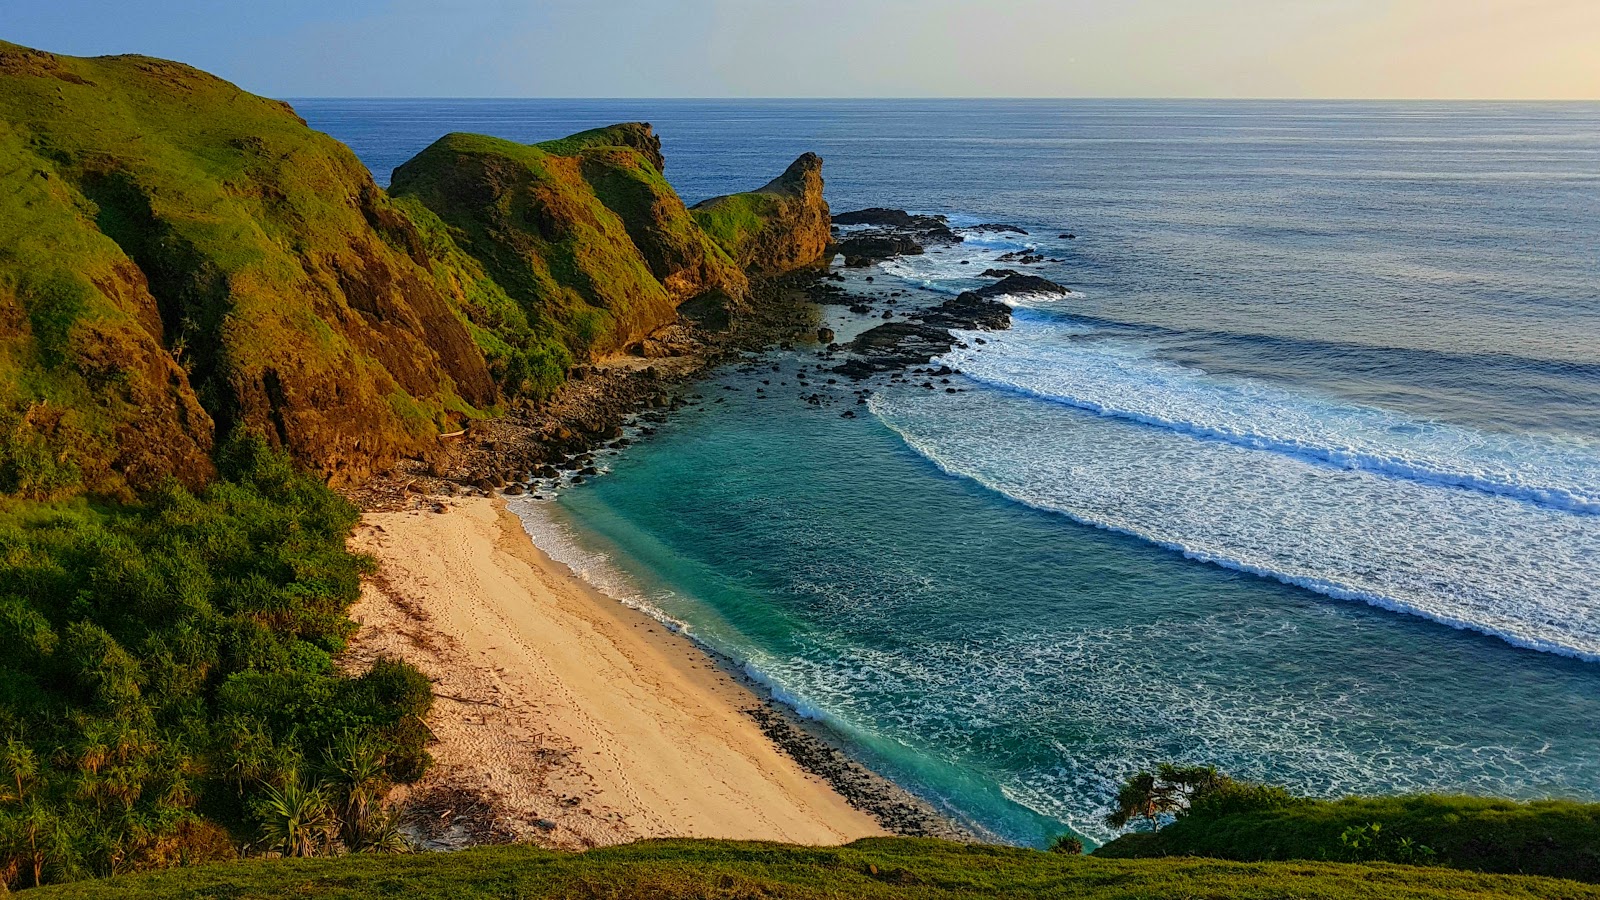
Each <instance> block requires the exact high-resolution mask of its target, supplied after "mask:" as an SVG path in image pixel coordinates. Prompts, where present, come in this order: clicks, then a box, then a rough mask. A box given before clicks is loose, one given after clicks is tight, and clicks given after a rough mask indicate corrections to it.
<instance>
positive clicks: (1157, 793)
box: [1105, 763, 1233, 830]
mask: <svg viewBox="0 0 1600 900" xmlns="http://www.w3.org/2000/svg"><path fill="white" fill-rule="evenodd" d="M1232 784H1233V781H1232V779H1230V778H1228V776H1226V775H1223V774H1222V773H1221V772H1218V771H1217V770H1216V768H1215V767H1214V766H1175V765H1172V764H1171V763H1162V764H1161V765H1160V766H1157V767H1156V770H1155V771H1153V772H1137V773H1135V774H1134V775H1132V776H1131V777H1129V778H1128V780H1127V781H1124V782H1123V783H1122V787H1120V788H1118V789H1117V797H1116V801H1115V802H1114V804H1113V806H1112V808H1111V812H1109V813H1107V814H1106V817H1105V823H1106V824H1107V825H1109V826H1111V827H1112V828H1126V827H1128V825H1129V823H1132V822H1135V821H1139V820H1143V821H1144V822H1145V823H1146V824H1147V825H1149V826H1150V828H1151V829H1152V830H1154V829H1156V828H1159V827H1161V819H1162V817H1163V816H1174V817H1175V816H1181V815H1183V814H1184V813H1185V812H1188V811H1189V808H1190V807H1191V806H1192V805H1193V804H1195V803H1196V802H1198V801H1200V800H1202V799H1203V798H1205V797H1208V796H1210V795H1212V794H1215V793H1217V792H1219V791H1223V790H1226V789H1228V788H1229V787H1230V786H1231V785H1232Z"/></svg>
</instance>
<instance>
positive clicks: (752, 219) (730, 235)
mask: <svg viewBox="0 0 1600 900" xmlns="http://www.w3.org/2000/svg"><path fill="white" fill-rule="evenodd" d="M691 212H692V213H693V214H694V218H695V221H696V222H698V223H699V224H700V227H701V228H702V229H704V230H705V232H706V233H707V234H709V235H710V236H711V238H712V240H714V241H716V242H717V243H718V244H719V245H721V247H722V248H723V249H724V250H726V251H727V252H728V255H730V256H732V257H733V259H734V260H735V261H736V262H738V264H739V265H740V266H742V267H744V268H745V270H746V271H748V272H750V273H751V274H755V275H781V274H783V273H785V272H791V271H794V270H796V269H802V268H806V267H807V266H813V265H817V264H819V263H821V262H824V261H825V255H826V253H827V250H828V246H829V244H830V243H831V234H830V226H831V225H832V219H831V218H830V216H829V213H828V203H827V201H825V200H824V199H823V198H822V158H821V157H820V156H817V155H816V154H815V153H807V154H804V155H803V156H801V157H800V158H799V159H797V160H795V161H794V162H793V163H792V164H790V166H789V168H788V169H787V170H786V171H784V173H783V174H782V175H779V176H778V177H777V178H775V179H773V180H772V181H771V182H769V183H768V184H767V185H766V186H765V187H763V188H761V189H760V190H756V191H750V192H748V193H743V194H728V195H727V196H723V197H713V198H711V199H710V200H705V201H703V202H700V203H697V204H695V206H694V208H693V209H692V210H691Z"/></svg>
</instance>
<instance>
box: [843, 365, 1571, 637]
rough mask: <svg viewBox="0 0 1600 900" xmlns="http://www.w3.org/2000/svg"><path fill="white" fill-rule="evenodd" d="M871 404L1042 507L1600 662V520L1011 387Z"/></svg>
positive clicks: (955, 467)
mask: <svg viewBox="0 0 1600 900" xmlns="http://www.w3.org/2000/svg"><path fill="white" fill-rule="evenodd" d="M997 355H998V354H997ZM963 365H968V366H970V365H972V360H970V359H967V358H963ZM1137 371H1140V372H1143V371H1145V370H1144V369H1142V368H1141V369H1137ZM991 374H992V373H991ZM869 408H870V409H872V411H873V412H874V413H875V414H877V415H878V416H879V417H880V418H881V419H882V420H883V421H884V422H885V423H887V424H888V425H889V426H890V427H891V428H893V429H894V430H895V431H897V432H899V433H900V434H901V436H902V437H904V439H905V440H906V442H907V443H908V444H909V445H910V446H911V447H912V448H913V449H915V450H916V451H917V452H919V453H921V454H922V455H923V456H925V457H927V458H928V459H930V460H932V461H933V462H934V463H935V464H937V465H938V466H939V467H940V468H942V469H944V470H945V471H947V472H949V473H951V474H955V475H959V476H963V477H967V478H972V479H974V480H976V481H978V482H980V483H982V484H984V485H986V486H988V487H989V488H991V489H993V490H995V491H998V492H1000V493H1002V494H1004V495H1006V496H1008V497H1011V498H1012V499H1014V500H1017V501H1019V502H1022V503H1025V504H1028V505H1030V506H1035V507H1038V508H1040V509H1045V510H1050V511H1053V512H1059V513H1063V514H1066V515H1068V516H1070V517H1072V518H1074V519H1077V520H1078V521H1081V522H1084V523H1088V524H1092V525H1095V526H1099V527H1102V528H1106V529H1110V530H1113V531H1118V532H1122V533H1125V534H1130V535H1135V536H1137V537H1140V538H1143V539H1145V540H1148V541H1150V542H1152V543H1155V544H1158V545H1160V546H1163V547H1167V548H1169V549H1172V550H1176V551H1179V552H1181V553H1183V554H1184V555H1186V556H1189V557H1191V558H1193V559H1197V560H1202V561H1206V562H1211V563H1215V564H1218V565H1221V566H1224V567H1227V568H1230V569H1235V570H1239V571H1244V572H1251V573H1255V574H1258V575H1262V576H1266V577H1271V578H1276V579H1278V580H1281V581H1284V582H1286V583H1289V584H1295V585H1299V586H1301V587H1304V588H1308V589H1310V590H1313V591H1317V592H1319V593H1322V594H1325V595H1327V596H1330V597H1336V598H1341V599H1350V600H1360V601H1364V602H1366V603H1370V604H1372V605H1374V606H1380V607H1384V608H1387V609H1391V610H1395V611H1399V612H1406V613H1412V614H1415V615H1419V616H1423V617H1426V618H1429V619H1432V620H1434V621H1437V622H1441V623H1444V624H1446V625H1450V626H1453V627H1456V628H1464V629H1471V630H1475V631H1479V632H1482V633H1485V634H1490V635H1494V636H1496V637H1500V638H1502V639H1504V640H1506V641H1507V642H1509V643H1511V644H1514V645H1516V646H1519V647H1526V648H1530V649H1534V650H1541V651H1546V652H1550V653H1556V654H1562V655H1566V656H1572V657H1577V658H1580V659H1585V660H1591V661H1600V517H1597V516H1591V515H1576V514H1573V513H1572V512H1570V511H1566V510H1558V509H1552V508H1549V507H1546V506H1539V505H1535V504H1532V503H1529V502H1527V501H1526V500H1524V499H1521V498H1517V497H1512V496H1506V495H1504V494H1499V493H1484V492H1480V491H1472V490H1461V489H1458V488H1453V487H1447V486H1444V485H1442V484H1437V483H1430V482H1424V481H1420V480H1410V479H1401V478H1395V477H1392V476H1391V475H1390V474H1389V473H1385V472H1377V471H1369V470H1366V469H1361V468H1338V467H1334V466H1330V465H1326V464H1323V463H1320V462H1315V461H1312V460H1310V459H1307V458H1304V457H1303V456H1300V455H1294V454H1288V453H1282V452H1276V451H1273V450H1263V449H1257V448H1254V447H1251V446H1247V445H1244V444H1242V443H1239V442H1230V441H1222V440H1214V439H1208V438H1205V437H1200V436H1198V435H1195V434H1192V433H1189V432H1187V431H1180V430H1174V429H1169V428H1165V427H1162V428H1150V427H1147V426H1145V425H1143V424H1140V423H1138V422H1135V421H1131V420H1129V419H1124V418H1116V417H1105V416H1100V415H1096V414H1093V413H1091V412H1087V411H1082V410H1079V409H1075V408H1072V407H1069V406H1063V405H1059V404H1053V403H1044V402H1041V401H1039V400H1036V399H1033V398H1030V397H1025V396H1022V395H1019V394H1017V393H1014V392H1009V391H1005V392H996V391H989V390H982V389H978V390H973V391H970V392H965V393H958V394H943V393H939V394H931V393H923V392H920V391H916V390H914V389H896V390H891V391H886V392H881V393H879V394H878V395H876V396H875V397H874V398H873V399H872V401H871V402H870V406H869Z"/></svg>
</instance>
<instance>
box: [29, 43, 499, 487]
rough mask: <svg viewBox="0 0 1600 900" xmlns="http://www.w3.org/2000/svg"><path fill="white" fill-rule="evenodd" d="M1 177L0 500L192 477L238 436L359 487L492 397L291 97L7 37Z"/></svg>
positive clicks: (422, 271)
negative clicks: (230, 433) (28, 45)
mask: <svg viewBox="0 0 1600 900" xmlns="http://www.w3.org/2000/svg"><path fill="white" fill-rule="evenodd" d="M0 171H4V172H5V175H4V176H3V177H4V178H5V179H6V180H7V185H6V190H4V192H3V194H0V222H4V223H5V224H4V225H3V226H0V227H3V228H5V229H6V231H5V233H4V244H3V246H0V285H4V287H3V288H0V309H4V310H5V312H4V313H0V315H3V316H5V317H6V319H7V325H8V326H10V327H7V328H6V329H5V331H6V339H5V356H4V359H3V360H0V370H3V371H4V373H5V374H4V377H3V378H0V416H4V417H5V421H6V423H7V424H8V428H7V429H6V430H7V431H8V432H9V433H10V435H11V437H10V439H9V448H6V449H4V450H3V451H0V452H3V453H4V456H5V460H4V463H3V464H0V468H5V469H7V470H8V472H9V475H8V476H5V477H6V481H7V482H8V483H7V484H3V485H0V488H7V489H10V490H12V491H15V492H19V493H25V494H31V495H36V496H37V495H46V494H51V493H57V492H60V491H62V490H69V491H70V490H71V488H72V483H73V482H74V481H77V482H79V483H81V484H82V485H83V486H86V487H89V488H90V489H93V490H111V491H113V492H115V490H116V489H117V488H118V485H117V484H116V482H119V481H120V482H122V483H123V484H125V485H128V486H131V487H134V488H140V487H146V486H148V485H150V484H151V483H153V482H154V481H155V480H157V479H159V478H161V477H163V476H165V475H169V474H171V475H177V476H179V477H181V478H185V479H187V480H191V481H198V480H203V479H204V478H206V477H207V476H208V475H209V471H210V465H209V462H208V461H207V452H208V451H209V449H210V448H211V446H212V444H213V442H214V440H215V437H216V433H217V432H218V431H220V430H225V429H228V428H231V427H233V426H235V425H244V426H249V427H253V428H256V429H259V430H260V431H262V432H264V433H265V434H267V435H268V436H269V437H270V438H271V439H272V440H273V441H275V442H276V443H278V444H281V445H283V446H286V447H288V448H289V449H290V450H291V451H292V452H293V454H294V455H295V457H296V458H297V459H299V460H300V461H301V462H302V463H304V464H306V465H307V466H309V467H312V468H314V469H316V470H318V471H321V472H322V473H324V474H325V475H327V476H329V477H330V478H332V479H334V480H339V479H344V478H357V477H361V476H362V475H364V474H366V473H367V472H369V471H371V470H372V469H373V468H374V467H378V466H383V465H385V464H387V463H388V461H390V460H392V459H394V458H395V457H396V456H399V455H402V454H418V453H426V452H427V451H428V450H429V449H430V448H431V447H432V446H433V445H434V444H435V443H436V441H437V438H436V435H437V433H438V430H439V428H440V427H441V426H443V425H444V424H446V423H448V422H449V421H450V420H451V419H452V417H455V416H459V415H461V414H463V413H465V412H467V411H469V410H471V409H475V408H481V407H485V406H488V405H490V404H492V403H493V402H494V399H495V389H494V385H493V383H492V382H491V380H490V378H489V373H488V370H487V368H486V366H485V363H484V358H483V355H482V353H480V352H479V351H478V349H477V347H476V346H475V344H474V342H473V340H472V338H471V336H470V335H469V334H468V332H467V328H466V324H465V323H464V321H463V320H462V318H461V316H460V315H459V314H458V313H457V311H456V310H455V309H454V307H453V304H452V302H451V299H450V297H449V296H448V295H447V294H446V293H444V292H443V291H441V290H440V289H439V288H438V286H437V285H436V283H435V279H434V276H433V272H432V271H431V268H430V261H429V260H428V259H427V258H426V256H425V255H424V253H423V250H422V244H421V241H420V239H419V237H418V235H417V233H416V229H415V228H414V227H413V226H412V225H411V223H410V222H409V220H408V219H407V218H406V216H404V215H403V214H401V213H400V212H398V211H397V210H396V209H394V207H393V206H392V204H391V203H390V201H389V199H388V198H387V197H386V196H385V195H384V193H383V192H382V191H381V190H379V189H378V188H377V186H376V185H375V184H374V183H373V181H372V178H371V176H370V175H369V174H368V173H367V171H366V169H365V168H364V167H363V166H362V165H361V163H360V162H359V161H357V160H356V158H355V156H354V155H353V154H352V153H351V152H350V151H349V150H348V149H347V148H345V147H344V146H343V145H341V144H339V143H338V142H336V141H334V140H333V139H331V138H329V137H327V136H325V135H322V134H319V133H317V132H314V131H312V130H311V129H309V128H307V127H306V126H305V123H304V122H302V121H301V120H300V119H299V118H298V117H297V116H296V115H295V114H294V112H293V111H292V110H291V109H290V108H289V107H288V106H287V105H285V104H282V103H278V102H276V101H272V100H266V99H263V98H260V97H255V96H252V95H249V94H246V93H243V92H241V91H240V90H239V89H238V88H236V87H234V86H233V85H230V84H228V83H226V82H223V81H221V80H219V79H216V78H213V77H211V76H209V75H206V74H205V73H203V72H199V71H197V70H195V69H191V68H189V67H187V66H182V65H178V64H176V63H170V62H165V61H161V60H155V59H147V58H144V57H135V56H124V57H105V58H98V59H75V58H71V57H62V56H54V55H51V54H45V53H39V52H36V51H31V50H27V49H24V48H21V47H17V46H15V45H4V46H0ZM41 422H43V423H46V424H45V426H44V427H42V428H41V427H37V426H30V425H28V424H27V423H41ZM19 434H20V435H21V437H19ZM23 445H27V446H23ZM51 460H55V461H56V463H59V465H56V464H52V463H51Z"/></svg>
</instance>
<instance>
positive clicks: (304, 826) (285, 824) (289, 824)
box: [260, 777, 339, 856]
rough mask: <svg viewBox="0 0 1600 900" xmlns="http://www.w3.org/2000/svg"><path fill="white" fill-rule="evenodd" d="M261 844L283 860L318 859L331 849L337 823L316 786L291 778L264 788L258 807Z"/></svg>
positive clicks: (325, 797) (321, 791) (318, 787)
mask: <svg viewBox="0 0 1600 900" xmlns="http://www.w3.org/2000/svg"><path fill="white" fill-rule="evenodd" d="M260 813H261V843H262V845H263V846H265V847H267V848H269V849H275V850H277V851H278V852H279V853H281V854H283V855H284V856H318V855H321V854H324V853H326V852H328V850H330V849H331V848H332V846H333V838H334V834H335V833H336V832H337V831H338V827H339V823H338V820H337V819H336V818H335V817H334V815H333V811H332V809H330V808H329V805H328V798H327V795H326V794H325V793H323V790H322V787H321V786H320V785H316V786H313V785H308V784H306V783H305V782H303V781H301V780H300V779H299V778H297V777H296V778H291V779H289V780H288V781H287V782H285V783H284V785H283V786H282V787H276V786H272V785H268V786H267V789H266V793H265V795H264V796H263V798H262V801H261V805H260Z"/></svg>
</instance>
